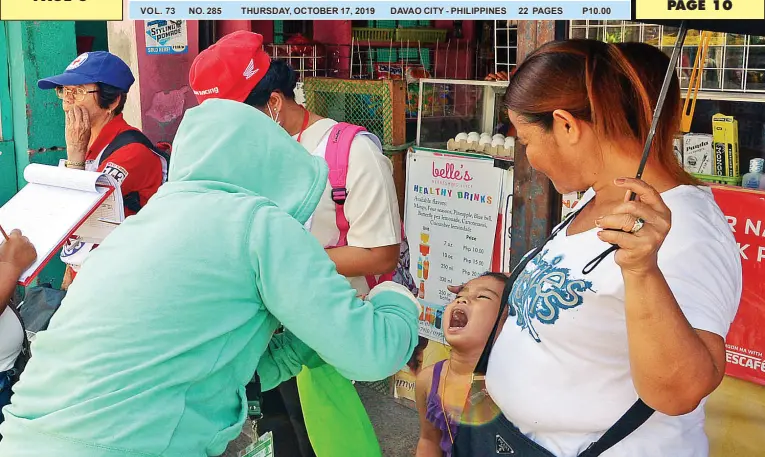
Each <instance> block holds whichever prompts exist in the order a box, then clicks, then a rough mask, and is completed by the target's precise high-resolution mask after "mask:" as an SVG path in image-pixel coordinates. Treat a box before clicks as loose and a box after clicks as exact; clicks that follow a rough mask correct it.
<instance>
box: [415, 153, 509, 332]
mask: <svg viewBox="0 0 765 457" xmlns="http://www.w3.org/2000/svg"><path fill="white" fill-rule="evenodd" d="M502 176H503V171H502V170H501V169H498V168H495V167H494V161H493V159H491V158H488V157H487V158H482V157H481V158H475V157H460V156H457V155H450V154H449V155H447V154H442V153H438V152H431V151H422V150H418V151H415V152H410V153H409V156H408V162H407V196H406V214H405V229H406V235H407V238H408V239H409V244H410V249H411V251H410V252H411V263H410V268H411V273H412V277H413V278H415V281H416V282H417V284H418V286H419V297H418V298H419V299H420V302H421V303H422V305H423V307H424V311H423V313H422V315H421V316H420V335H422V336H424V337H427V338H430V339H432V340H436V341H443V317H444V316H443V313H444V307H445V306H446V305H447V304H448V303H449V302H450V301H451V300H452V299H453V296H454V295H453V294H452V293H451V292H449V290H448V286H450V285H459V284H463V283H465V282H467V281H468V280H470V279H472V278H475V277H477V276H479V275H481V274H483V273H485V272H487V271H489V270H491V260H492V253H493V250H494V240H495V233H496V230H497V216H498V212H499V204H500V193H501V187H502Z"/></svg>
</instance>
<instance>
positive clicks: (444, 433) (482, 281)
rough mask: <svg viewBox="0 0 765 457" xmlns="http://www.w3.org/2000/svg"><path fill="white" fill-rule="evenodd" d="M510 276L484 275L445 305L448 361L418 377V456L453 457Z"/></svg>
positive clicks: (465, 286)
mask: <svg viewBox="0 0 765 457" xmlns="http://www.w3.org/2000/svg"><path fill="white" fill-rule="evenodd" d="M506 281H507V276H505V275H504V274H502V273H486V274H484V275H483V276H480V277H478V278H476V279H473V280H471V281H468V282H467V283H466V284H465V285H464V286H463V287H462V288H460V289H459V291H458V292H457V297H456V298H455V299H454V301H453V302H451V303H450V304H449V305H448V306H447V307H446V312H445V313H444V335H445V337H446V341H447V342H448V343H449V345H450V346H451V348H452V349H451V355H450V356H449V360H444V361H441V362H438V363H436V364H435V365H433V366H430V367H427V368H424V369H423V370H422V371H421V372H420V374H419V375H418V376H417V387H416V396H417V397H416V398H417V409H418V411H419V413H420V441H419V443H418V444H417V454H416V457H451V455H452V444H453V443H454V435H455V433H456V432H457V421H456V420H455V419H456V418H459V416H460V414H461V412H462V407H463V406H464V403H465V400H466V399H467V395H468V391H469V390H470V382H471V379H472V374H473V370H474V369H475V366H476V364H477V363H478V359H479V358H480V356H481V352H483V348H484V346H485V345H486V340H487V338H488V337H489V334H490V333H491V329H492V328H493V327H494V322H495V321H496V319H497V313H498V312H499V305H500V302H501V300H502V292H503V291H504V288H505V283H506Z"/></svg>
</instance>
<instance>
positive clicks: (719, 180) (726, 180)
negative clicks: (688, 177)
mask: <svg viewBox="0 0 765 457" xmlns="http://www.w3.org/2000/svg"><path fill="white" fill-rule="evenodd" d="M693 176H695V177H696V178H697V179H699V180H700V181H704V182H706V183H709V184H725V185H728V186H740V185H741V176H713V175H698V174H695V173H693Z"/></svg>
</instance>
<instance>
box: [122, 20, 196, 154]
mask: <svg viewBox="0 0 765 457" xmlns="http://www.w3.org/2000/svg"><path fill="white" fill-rule="evenodd" d="M135 27H136V48H137V51H138V71H139V75H140V80H139V82H140V88H141V122H142V127H143V132H144V133H145V134H146V135H147V136H148V137H149V138H150V139H151V140H153V141H155V142H157V141H172V139H173V137H174V136H175V132H176V131H177V130H178V124H180V122H181V118H182V117H183V113H184V112H185V110H187V109H188V108H191V107H194V106H196V105H197V101H196V98H195V97H194V94H193V93H192V92H191V87H190V86H189V70H190V69H191V63H192V62H193V60H194V58H195V57H196V56H197V54H198V53H199V24H198V22H197V21H187V22H186V27H187V36H188V41H189V51H188V53H186V54H180V55H149V54H147V53H146V32H145V29H144V21H136V24H135Z"/></svg>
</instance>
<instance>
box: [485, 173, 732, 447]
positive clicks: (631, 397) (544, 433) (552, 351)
mask: <svg viewBox="0 0 765 457" xmlns="http://www.w3.org/2000/svg"><path fill="white" fill-rule="evenodd" d="M593 196H594V192H593V191H592V190H590V191H588V192H587V193H586V194H585V195H584V197H583V198H582V202H581V203H580V205H583V204H584V203H586V202H587V201H589V200H590V199H591V198H592V197H593ZM662 197H663V198H664V201H665V203H666V204H667V206H668V207H669V208H670V210H671V211H672V224H673V225H672V229H671V230H670V233H669V235H668V236H667V238H666V240H665V242H664V244H663V246H662V248H661V250H660V251H659V267H660V269H661V271H662V273H663V274H664V277H665V278H666V280H667V282H668V284H669V286H670V288H671V290H672V293H673V294H674V296H675V298H676V299H677V302H678V303H679V305H680V307H681V309H682V311H683V313H684V314H685V317H686V318H687V319H688V321H689V322H690V324H691V325H692V326H693V327H694V328H696V329H700V330H706V331H709V332H712V333H715V334H718V335H721V336H723V337H724V336H725V335H726V334H727V332H728V328H729V326H730V323H731V322H732V321H733V318H734V317H735V314H736V310H737V309H738V303H739V299H740V297H741V260H740V257H739V250H738V247H737V245H736V242H735V240H734V238H733V234H732V232H731V230H730V228H729V226H728V224H727V221H726V219H725V217H724V216H723V214H722V212H721V211H720V209H719V207H718V206H717V204H716V203H715V202H714V199H713V197H712V193H711V191H710V190H709V189H702V188H697V187H693V186H680V187H676V188H674V189H671V190H669V191H667V192H665V193H663V194H662ZM607 247H608V245H607V244H606V243H604V242H602V241H600V239H599V238H598V237H597V230H596V229H593V230H589V231H587V232H583V233H579V234H575V235H571V236H567V234H566V230H563V231H561V233H559V234H558V235H557V236H556V237H555V238H554V239H553V240H551V241H550V242H549V243H548V244H547V246H546V247H545V248H544V250H543V251H542V253H541V254H540V255H538V256H537V257H536V258H534V259H533V260H532V261H531V262H529V264H528V265H527V266H526V268H525V269H524V271H523V272H522V273H521V275H520V276H519V277H518V279H517V281H516V282H515V285H514V287H513V291H512V293H511V298H510V302H511V304H510V305H511V307H512V308H513V309H514V310H515V311H516V315H515V316H510V317H508V320H507V322H506V323H505V326H504V328H503V330H502V332H501V333H500V336H499V338H498V340H497V343H496V345H495V346H494V349H493V351H492V355H491V358H490V362H489V370H488V373H487V386H488V389H489V393H490V394H491V396H492V398H493V399H494V400H495V402H496V403H497V405H498V406H499V407H500V408H501V409H502V412H503V413H504V414H505V416H506V417H507V418H508V419H509V420H510V421H511V422H513V423H514V424H515V425H516V426H518V427H519V428H520V429H521V431H522V432H523V433H525V434H526V435H527V436H529V437H530V438H531V439H533V440H534V441H536V442H537V443H539V444H540V445H542V446H544V447H545V448H547V449H548V450H550V451H551V452H552V453H553V454H555V455H556V456H558V457H575V456H576V455H578V454H579V453H580V452H582V451H584V449H585V448H586V447H587V446H588V445H589V444H590V443H591V442H593V441H596V440H597V439H598V438H600V436H601V435H602V434H603V432H605V431H606V430H607V429H608V428H609V427H611V426H612V425H613V424H614V423H615V422H616V421H617V420H618V419H619V417H621V416H622V415H623V414H624V413H625V412H626V411H627V410H628V409H629V407H630V406H631V405H632V404H633V403H634V402H635V401H636V400H637V393H636V392H635V388H634V386H633V383H632V378H631V375H630V366H629V352H628V342H627V330H626V321H625V314H624V298H625V295H624V281H623V278H622V275H621V270H620V269H619V267H618V265H616V263H615V262H614V256H613V254H611V255H610V256H608V257H607V258H606V259H605V260H604V261H603V262H602V263H601V264H600V265H599V266H598V267H597V268H596V269H595V270H594V271H593V272H591V273H590V274H589V275H584V274H582V269H583V267H584V266H585V265H586V264H587V263H588V262H590V260H592V258H593V257H595V256H596V255H597V254H599V253H601V252H603V250H604V249H605V248H607ZM667 343H668V344H671V341H668V342H667ZM707 454H708V442H707V438H706V435H705V434H704V411H703V403H702V405H701V406H699V408H697V409H696V410H695V411H694V412H692V413H690V414H687V415H685V416H679V417H669V416H665V415H663V414H660V413H658V412H657V413H654V415H653V416H652V417H651V418H650V419H649V420H648V422H646V423H645V424H644V425H643V426H642V427H640V428H639V429H638V430H637V431H635V432H634V433H633V434H632V435H630V436H628V437H627V438H626V439H625V440H624V441H622V442H621V443H619V444H617V445H616V446H614V447H613V448H611V449H610V450H608V451H607V452H605V453H604V454H603V456H604V457H620V456H623V457H627V456H629V457H656V456H672V457H705V456H706V455H707Z"/></svg>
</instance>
